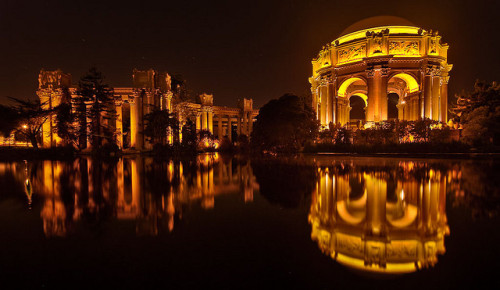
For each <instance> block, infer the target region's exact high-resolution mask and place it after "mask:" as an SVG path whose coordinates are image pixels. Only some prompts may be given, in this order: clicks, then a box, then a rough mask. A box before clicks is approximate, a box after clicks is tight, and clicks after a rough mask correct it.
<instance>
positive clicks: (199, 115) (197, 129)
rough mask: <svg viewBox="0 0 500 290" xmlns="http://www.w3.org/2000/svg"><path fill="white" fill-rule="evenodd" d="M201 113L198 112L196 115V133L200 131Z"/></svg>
mask: <svg viewBox="0 0 500 290" xmlns="http://www.w3.org/2000/svg"><path fill="white" fill-rule="evenodd" d="M202 113H203V112H198V113H197V114H196V131H200V130H201V120H200V117H201V114H202Z"/></svg>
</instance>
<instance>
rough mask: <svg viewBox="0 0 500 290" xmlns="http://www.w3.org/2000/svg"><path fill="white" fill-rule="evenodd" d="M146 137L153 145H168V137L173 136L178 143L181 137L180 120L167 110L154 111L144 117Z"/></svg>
mask: <svg viewBox="0 0 500 290" xmlns="http://www.w3.org/2000/svg"><path fill="white" fill-rule="evenodd" d="M144 120H145V128H144V135H146V136H147V137H148V138H149V140H150V141H151V142H152V143H153V144H161V145H166V144H167V136H168V135H169V134H172V137H174V138H173V139H174V140H173V141H177V142H175V143H178V136H179V120H177V118H176V116H175V115H174V114H173V113H170V112H168V111H167V110H153V111H152V112H151V113H149V114H147V115H145V116H144Z"/></svg>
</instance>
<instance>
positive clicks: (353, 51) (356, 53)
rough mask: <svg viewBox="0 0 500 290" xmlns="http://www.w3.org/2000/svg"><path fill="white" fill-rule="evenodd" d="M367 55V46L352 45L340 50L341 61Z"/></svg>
mask: <svg viewBox="0 0 500 290" xmlns="http://www.w3.org/2000/svg"><path fill="white" fill-rule="evenodd" d="M365 55H366V46H365V45H360V46H352V47H349V48H347V49H343V50H339V63H342V62H348V61H353V60H356V59H361V58H362V57H364V56H365Z"/></svg>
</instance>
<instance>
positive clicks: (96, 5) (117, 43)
mask: <svg viewBox="0 0 500 290" xmlns="http://www.w3.org/2000/svg"><path fill="white" fill-rule="evenodd" d="M0 3H1V6H0V36H1V38H0V39H1V44H2V45H0V51H1V56H2V57H1V62H0V102H2V103H5V102H6V99H7V96H12V97H17V98H27V97H30V98H34V97H35V91H36V89H37V86H38V84H37V82H38V72H39V71H40V69H41V68H45V69H47V70H52V69H57V68H60V69H62V70H63V71H64V72H68V73H71V74H72V75H73V83H76V82H77V81H78V79H79V78H80V76H81V75H82V74H84V72H85V71H87V70H88V69H89V67H91V66H93V65H94V66H96V67H97V68H98V69H99V70H101V71H102V72H103V74H104V75H105V76H106V80H107V82H108V83H109V84H110V85H111V86H123V87H130V86H131V85H132V80H131V78H132V69H133V68H138V69H149V68H154V69H156V70H159V71H167V72H169V73H171V74H181V75H182V76H183V77H184V78H185V79H186V80H187V84H188V89H189V90H191V91H192V93H193V94H198V93H202V92H207V93H213V94H214V100H215V104H216V105H229V106H235V105H236V100H237V99H238V98H242V97H247V98H248V97H250V98H253V99H254V100H255V105H254V106H256V107H260V106H262V105H263V104H265V103H266V102H267V101H269V100H270V99H273V98H277V97H279V96H281V95H283V94H284V93H287V92H289V93H295V94H298V95H305V94H307V93H308V91H309V88H310V87H309V83H308V81H307V79H308V77H309V76H310V75H311V59H312V58H313V57H315V56H316V54H317V53H318V52H319V50H320V49H321V47H322V46H323V45H325V44H326V43H328V42H331V41H332V40H334V39H335V38H337V37H338V35H339V34H340V33H341V32H342V31H343V30H344V29H345V28H346V27H348V26H349V25H351V24H353V23H354V22H356V21H358V20H361V19H364V18H367V17H372V16H378V15H393V16H399V17H403V18H406V19H408V20H409V21H411V22H413V23H415V25H416V26H420V27H422V28H424V29H428V30H429V29H433V30H438V31H439V32H440V34H441V35H442V36H443V40H444V41H445V42H447V43H448V44H449V45H450V49H449V55H448V61H449V63H452V64H453V65H454V68H453V70H452V71H451V73H450V75H451V79H450V95H453V94H455V93H457V92H460V91H461V90H462V89H466V90H470V89H471V88H472V86H473V84H474V81H475V80H476V79H482V80H486V81H493V80H499V81H500V57H499V54H500V51H499V48H500V46H499V42H500V40H499V36H500V32H499V30H498V29H499V28H500V12H499V6H500V5H499V4H498V3H495V1H470V2H468V3H465V1H436V0H433V1H411V2H410V1H408V2H407V1H401V0H400V1H373V0H371V1H360V0H358V1H348V0H344V1H266V2H259V1H248V2H246V1H234V0H233V1H220V2H216V1H183V0H179V1H175V2H169V1H157V2H151V1H145V0H136V1H116V2H115V1H104V0H101V1H91V0H86V1H76V0H65V1H21V0H9V1H4V0H1V2H0Z"/></svg>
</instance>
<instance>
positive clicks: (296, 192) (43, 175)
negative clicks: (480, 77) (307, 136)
mask: <svg viewBox="0 0 500 290" xmlns="http://www.w3.org/2000/svg"><path fill="white" fill-rule="evenodd" d="M498 172H499V170H498V161H495V160H482V161H481V160H479V161H478V160H476V161H474V160H462V161H460V160H455V161H450V160H401V159H396V158H394V159H390V158H330V157H328V158H326V157H325V158H320V157H318V156H316V157H311V158H309V157H303V158H294V159H277V160H253V162H252V165H250V162H249V161H248V160H240V159H231V158H228V159H224V158H221V157H220V156H218V155H217V154H212V155H210V154H208V155H200V156H198V157H197V158H196V159H192V160H183V161H173V160H172V161H161V162H159V161H155V160H153V159H152V158H139V157H125V158H122V159H117V160H115V161H107V162H102V161H101V160H93V159H89V158H79V159H76V160H73V161H71V162H67V161H66V162H61V161H41V162H18V163H0V188H7V190H3V191H1V192H0V201H4V199H15V198H16V199H18V200H20V199H22V200H23V202H24V203H25V204H26V207H25V208H31V207H33V209H34V210H33V211H32V212H33V213H35V214H36V215H38V213H40V217H41V220H42V223H43V232H44V233H45V236H46V237H54V236H56V237H57V236H70V235H73V234H74V235H75V236H77V235H79V234H80V233H81V232H82V229H83V230H90V231H92V232H97V233H99V232H100V231H104V230H110V229H112V228H113V229H114V228H115V227H120V226H123V223H122V224H118V223H117V222H123V221H128V222H127V223H126V225H127V226H130V225H132V226H133V227H132V229H129V228H126V230H127V232H132V233H134V234H137V235H153V236H156V235H160V234H162V233H169V232H172V231H174V228H176V229H180V228H181V227H183V226H185V225H186V224H187V222H186V221H187V220H188V218H189V217H190V216H194V215H196V214H200V213H201V212H204V211H207V210H211V209H213V208H215V209H217V208H224V207H222V206H220V204H222V201H223V199H217V200H216V197H217V196H221V195H233V196H234V195H239V197H238V198H236V199H232V201H231V202H229V203H225V205H228V206H227V207H226V211H222V213H225V214H227V215H228V218H227V220H231V219H232V218H233V217H234V211H237V210H239V209H240V208H241V207H238V206H237V205H236V206H235V203H234V201H235V200H236V202H242V203H243V202H252V201H253V200H254V193H255V194H257V193H256V192H257V191H258V192H259V193H260V194H259V195H258V196H256V197H255V201H256V202H254V203H253V204H252V207H248V208H249V209H250V210H249V212H241V214H240V213H238V218H239V219H238V220H237V221H236V220H235V221H234V223H235V224H232V226H233V227H238V228H244V229H245V231H241V232H245V233H247V232H248V234H247V235H245V236H240V237H238V239H241V240H245V241H249V242H248V244H249V245H250V244H252V245H254V244H255V245H261V246H260V247H262V244H263V242H262V240H265V239H269V241H267V240H266V241H265V244H271V245H272V244H273V242H274V240H273V239H275V240H276V239H277V237H276V236H274V237H273V236H272V234H267V233H275V232H276V231H275V225H276V224H280V225H282V226H283V227H282V229H283V231H286V229H287V228H293V231H296V232H294V233H297V236H300V237H306V238H307V239H308V235H309V234H310V235H311V238H312V240H313V241H314V242H315V243H317V245H318V246H319V249H320V250H321V251H323V252H324V253H325V254H327V255H328V256H330V257H331V258H333V259H334V260H336V261H337V262H339V263H340V264H342V265H345V266H347V267H349V268H354V269H356V270H360V271H364V272H370V273H382V274H401V273H409V272H413V271H416V270H418V269H420V268H425V267H431V266H433V265H435V264H436V263H437V261H438V258H440V255H443V254H444V253H445V241H447V242H448V247H450V249H452V243H451V241H453V240H451V241H450V238H449V235H450V229H449V225H448V219H447V212H446V206H447V204H448V207H449V208H448V210H449V213H448V214H449V215H450V216H451V217H453V215H452V213H453V212H455V217H456V215H457V214H456V213H457V210H456V209H457V208H459V209H460V211H459V212H460V214H462V213H463V214H466V215H472V216H473V217H474V218H476V219H477V218H480V219H482V218H485V217H486V218H490V217H492V216H495V215H498V213H499V212H500V184H499V182H500V180H499V179H498V178H497V176H498ZM260 196H262V197H263V198H264V199H265V200H267V201H268V202H269V204H271V206H269V204H268V203H262V199H261V198H260ZM216 201H217V204H216ZM7 206H10V205H7ZM227 208H229V210H228V209H227ZM278 208H279V210H278ZM281 208H287V211H281ZM450 208H451V209H450ZM296 209H298V210H296ZM23 210H24V209H23ZM24 211H26V212H29V211H28V210H24ZM252 211H253V212H252ZM288 211H292V212H293V213H299V214H298V215H297V214H296V215H289V214H288V213H289V212H288ZM218 213H219V212H218ZM219 216H220V215H219ZM256 216H260V217H262V218H261V219H256V218H255V217H256ZM276 217H279V222H278V221H275V220H270V219H272V218H276ZM283 217H287V218H283ZM294 218H295V220H294ZM307 218H308V221H309V224H310V226H311V229H309V228H308V227H307V224H305V221H306V219H307ZM223 219H226V218H225V217H224V218H223ZM288 219H290V220H288ZM297 220H300V221H302V222H304V224H305V226H304V227H302V228H301V227H298V226H296V225H297V224H298V223H297ZM452 221H453V219H451V218H450V224H451V225H452V226H453V225H454V224H453V222H452ZM16 222H17V221H16ZM459 222H461V221H459ZM459 222H457V221H456V220H455V227H452V230H453V234H454V235H455V236H456V237H457V236H460V233H462V235H461V237H463V236H467V235H468V234H469V231H470V229H468V228H466V227H465V226H464V227H463V228H460V227H457V226H456V224H457V223H459ZM20 223H21V222H20ZM198 223H200V224H203V223H204V221H199V220H198ZM255 223H258V224H255ZM104 224H106V225H110V226H108V227H104V226H103V225H104ZM205 225H206V224H203V226H201V228H204V229H205V231H204V232H203V233H204V234H203V235H204V237H205V238H206V239H210V238H212V231H213V232H214V233H216V232H217V231H220V229H219V228H217V227H218V226H219V225H218V224H217V223H210V224H209V226H205ZM190 226H193V224H191V225H190ZM226 226H227V225H226ZM287 226H289V227H287ZM245 227H246V228H245ZM37 228H39V227H38V224H37ZM193 228H195V229H194V230H193V231H196V226H193ZM190 229H191V228H190ZM255 229H257V232H252V230H255ZM247 230H248V231H247ZM174 232H176V233H177V232H179V233H180V232H181V231H179V230H177V231H174ZM464 232H465V234H464ZM262 233H266V234H262ZM115 234H116V233H113V232H111V233H110V234H109V235H110V236H112V237H113V235H115ZM260 234H262V235H260ZM489 234H491V232H489ZM235 235H236V236H237V235H238V233H236V234H235ZM175 237H176V235H173V236H169V237H168V238H175ZM160 238H161V237H160ZM252 238H254V239H255V240H251V239H252ZM257 239H258V240H257ZM68 240H70V242H71V239H68ZM298 240H300V239H298ZM287 241H288V240H287ZM455 241H456V240H455ZM475 242H476V243H477V244H481V243H482V241H481V240H479V239H477V241H475ZM293 243H294V241H290V245H289V246H291V245H293ZM236 244H237V243H236ZM309 244H310V243H309ZM455 244H456V243H455ZM459 244H461V243H459ZM280 245H281V244H280ZM226 246H227V245H224V247H226ZM313 246H314V248H313V251H317V247H316V246H315V245H313ZM280 247H281V246H280ZM283 247H285V248H286V247H287V246H283ZM478 247H480V246H478ZM254 250H255V249H254ZM234 251H239V250H234ZM260 251H261V249H258V250H256V252H260ZM267 251H269V253H266V254H269V255H273V254H274V253H275V252H276V251H277V249H276V248H272V249H271V250H270V249H267ZM307 252H308V251H304V253H307ZM234 253H235V252H231V255H233V254H234ZM308 258H309V256H308ZM312 264H313V263H311V265H312ZM443 264H444V263H443Z"/></svg>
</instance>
